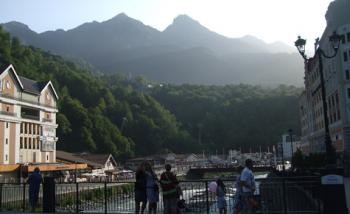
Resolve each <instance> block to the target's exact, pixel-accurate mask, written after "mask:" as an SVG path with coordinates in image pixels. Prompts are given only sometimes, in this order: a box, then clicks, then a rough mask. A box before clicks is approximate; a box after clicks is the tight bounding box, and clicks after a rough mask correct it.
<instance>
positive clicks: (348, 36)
mask: <svg viewBox="0 0 350 214" xmlns="http://www.w3.org/2000/svg"><path fill="white" fill-rule="evenodd" d="M346 37H347V39H348V42H350V33H347V34H346Z"/></svg>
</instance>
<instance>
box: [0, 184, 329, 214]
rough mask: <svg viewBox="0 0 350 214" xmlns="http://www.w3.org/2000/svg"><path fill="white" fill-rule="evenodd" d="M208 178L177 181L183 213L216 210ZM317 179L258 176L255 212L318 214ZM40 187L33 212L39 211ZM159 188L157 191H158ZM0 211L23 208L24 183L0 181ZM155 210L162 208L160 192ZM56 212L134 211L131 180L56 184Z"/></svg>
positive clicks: (229, 197)
mask: <svg viewBox="0 0 350 214" xmlns="http://www.w3.org/2000/svg"><path fill="white" fill-rule="evenodd" d="M211 181H212V180H191V181H180V187H181V189H182V192H183V195H182V198H183V199H184V200H185V202H186V213H219V211H218V208H217V203H216V200H217V199H216V194H214V193H211V192H210V191H208V185H209V183H210V182H211ZM224 183H225V185H226V188H227V193H226V202H227V208H228V212H229V213H232V209H233V204H234V200H235V197H234V196H235V191H236V190H235V188H234V187H235V181H234V180H225V181H224ZM320 188H321V187H320V181H319V178H313V177H309V178H298V179H284V178H275V179H271V178H269V179H258V180H257V191H256V198H257V199H258V201H259V202H260V207H259V208H258V209H257V210H256V213H321V211H322V203H321V200H320ZM42 189H43V188H41V192H40V195H39V204H38V208H37V211H41V210H42ZM160 191H161V190H160ZM0 192H1V194H0V210H1V211H9V210H10V211H26V210H30V208H29V204H28V185H27V184H0ZM159 199H160V200H159V203H158V208H157V209H158V211H159V212H161V211H162V210H163V203H162V193H161V192H160V198H159ZM55 210H56V212H65V213H67V212H72V213H78V212H99V213H134V212H135V202H134V183H133V182H86V183H56V184H55Z"/></svg>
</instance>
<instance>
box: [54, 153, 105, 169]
mask: <svg viewBox="0 0 350 214" xmlns="http://www.w3.org/2000/svg"><path fill="white" fill-rule="evenodd" d="M56 158H57V159H58V160H63V161H68V162H71V163H86V164H87V165H88V166H90V167H92V168H102V167H103V166H104V164H99V163H96V162H93V161H90V160H87V159H84V158H82V157H81V155H79V154H74V153H70V152H65V151H60V150H57V151H56Z"/></svg>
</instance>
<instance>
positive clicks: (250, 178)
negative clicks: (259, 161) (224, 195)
mask: <svg viewBox="0 0 350 214" xmlns="http://www.w3.org/2000/svg"><path fill="white" fill-rule="evenodd" d="M245 165H246V167H245V168H244V169H243V171H242V173H241V177H240V183H241V185H242V202H243V211H245V213H247V214H252V213H253V202H254V199H253V194H254V192H255V189H256V187H255V179H254V174H253V171H252V170H253V161H252V160H251V159H247V160H246V161H245Z"/></svg>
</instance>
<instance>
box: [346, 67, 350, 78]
mask: <svg viewBox="0 0 350 214" xmlns="http://www.w3.org/2000/svg"><path fill="white" fill-rule="evenodd" d="M345 79H346V80H350V72H349V69H347V70H345Z"/></svg>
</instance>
